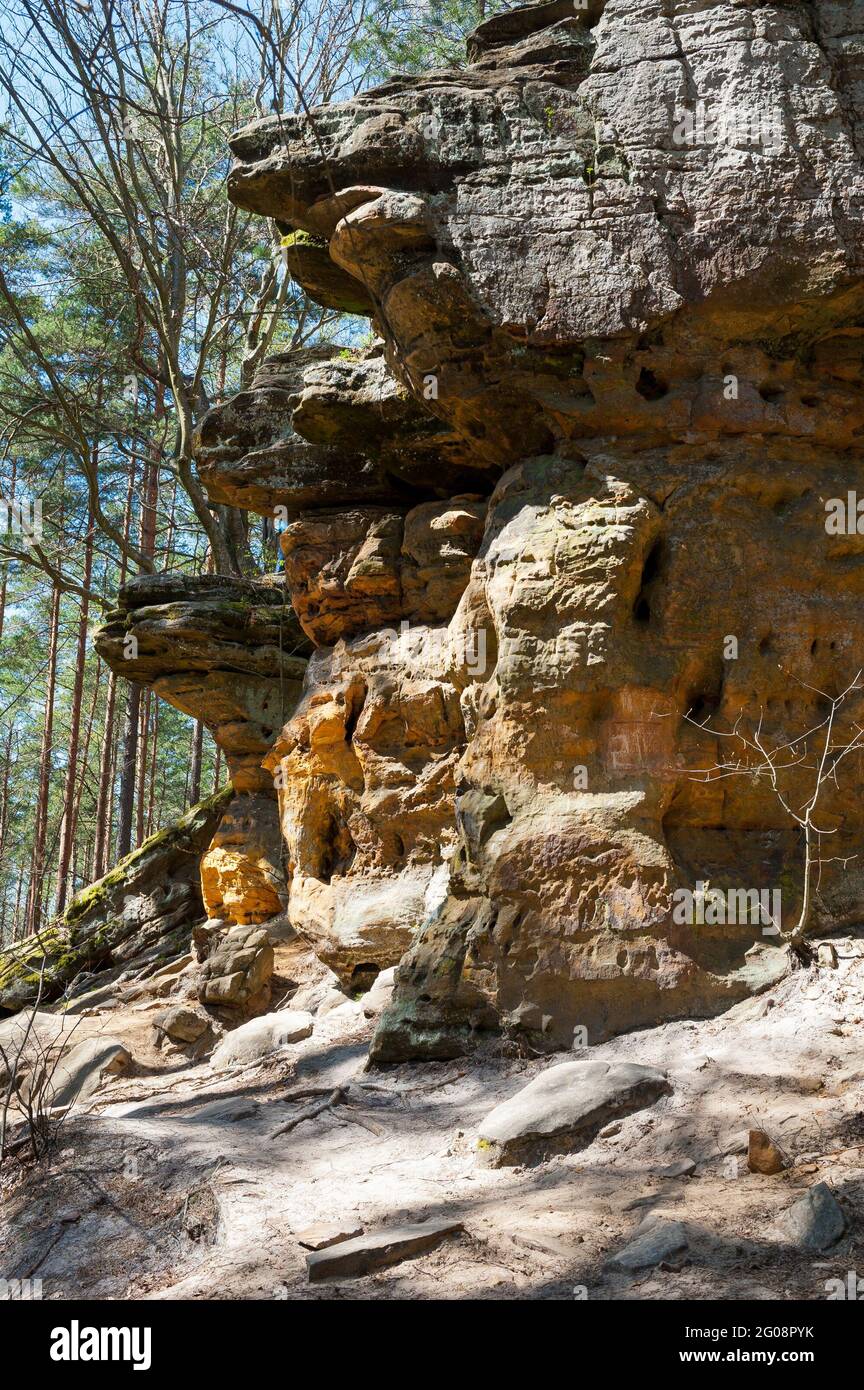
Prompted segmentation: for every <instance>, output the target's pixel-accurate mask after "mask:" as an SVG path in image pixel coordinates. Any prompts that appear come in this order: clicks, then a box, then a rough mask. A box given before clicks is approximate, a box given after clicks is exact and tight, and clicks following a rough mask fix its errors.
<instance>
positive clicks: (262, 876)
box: [95, 574, 309, 923]
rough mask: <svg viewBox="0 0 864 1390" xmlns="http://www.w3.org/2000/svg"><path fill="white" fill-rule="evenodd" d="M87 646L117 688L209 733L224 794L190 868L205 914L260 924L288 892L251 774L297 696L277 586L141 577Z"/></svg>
mask: <svg viewBox="0 0 864 1390" xmlns="http://www.w3.org/2000/svg"><path fill="white" fill-rule="evenodd" d="M118 605H119V606H118V608H117V609H115V610H114V611H112V612H111V613H109V614H108V617H107V620H106V622H105V624H104V625H103V626H102V627H101V628H100V629H99V630H98V631H97V633H96V636H95V644H96V649H97V651H98V652H99V654H100V655H101V656H102V657H103V659H104V660H105V661H107V662H108V664H109V665H110V666H111V667H112V669H113V670H115V671H117V672H118V673H119V674H120V675H122V676H124V677H125V678H126V679H128V680H137V681H140V682H142V683H144V684H146V685H149V686H151V687H152V689H153V690H154V691H155V692H156V694H157V695H159V696H161V698H162V699H164V700H167V701H168V703H169V704H171V705H174V706H175V708H177V709H179V710H182V711H183V713H184V714H189V715H191V716H193V717H194V718H195V719H200V720H201V721H202V722H203V723H204V724H206V726H207V727H208V728H209V729H210V731H211V733H212V734H213V737H214V739H215V741H216V743H217V744H218V745H219V747H220V748H221V749H222V750H223V752H224V754H225V758H226V761H227V764H228V768H229V771H230V773H231V780H232V786H233V788H234V791H235V793H236V796H235V798H234V799H233V800H232V801H231V803H230V805H228V806H226V808H225V814H224V817H223V819H222V822H221V824H220V825H219V827H218V830H217V831H216V833H215V835H214V836H213V839H212V843H211V844H210V846H209V849H208V850H207V853H206V854H205V855H204V856H203V859H202V862H201V884H202V892H203V896H204V903H205V906H206V908H207V914H208V915H209V916H210V917H213V918H217V919H221V920H224V921H227V922H238V923H250V922H262V921H266V920H267V919H268V918H270V917H273V916H275V915H277V914H278V913H280V912H281V911H283V910H284V907H285V905H286V903H287V900H288V888H287V884H286V881H285V871H284V865H283V862H282V859H283V855H282V846H281V840H280V834H279V822H278V814H277V808H276V800H275V794H274V791H273V785H272V781H271V779H270V778H269V777H268V776H267V774H266V773H265V772H263V770H262V768H261V759H262V758H263V756H264V754H265V753H266V752H267V750H268V748H269V747H270V744H271V743H272V741H273V738H274V737H275V735H276V732H277V730H278V729H279V728H281V726H282V724H283V723H284V721H285V719H286V718H287V716H288V715H289V714H290V712H291V710H292V708H293V706H294V704H295V703H296V700H297V696H298V694H299V692H300V688H301V681H302V678H303V672H304V670H305V666H306V658H305V653H306V652H307V651H308V650H309V644H308V641H307V639H306V638H305V636H304V634H303V633H302V632H301V631H300V628H299V626H298V623H297V619H296V616H295V614H294V610H293V609H292V607H291V606H290V603H289V602H288V601H287V597H286V594H285V592H284V587H283V582H282V580H281V578H280V577H279V576H270V577H269V578H266V577H265V578H263V579H259V580H244V579H237V578H228V579H226V578H222V577H220V576H218V575H200V576H198V577H195V578H193V577H190V576H188V575H181V574H161V575H145V576H141V577H138V578H136V579H133V580H130V581H129V582H128V583H127V584H126V585H124V587H123V588H122V589H121V591H120V595H119V599H118Z"/></svg>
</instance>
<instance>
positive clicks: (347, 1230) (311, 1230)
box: [297, 1221, 363, 1250]
mask: <svg viewBox="0 0 864 1390" xmlns="http://www.w3.org/2000/svg"><path fill="white" fill-rule="evenodd" d="M362 1234H363V1227H362V1226H357V1225H354V1224H350V1225H349V1224H346V1225H344V1226H333V1225H328V1223H327V1222H326V1221H316V1222H315V1223H314V1225H312V1226H307V1227H306V1229H305V1230H303V1231H298V1232H297V1239H298V1241H299V1242H300V1244H301V1245H302V1246H305V1248H306V1249H307V1250H327V1249H328V1247H329V1246H331V1245H339V1244H341V1243H342V1242H343V1241H346V1240H356V1238H357V1237H358V1236H362Z"/></svg>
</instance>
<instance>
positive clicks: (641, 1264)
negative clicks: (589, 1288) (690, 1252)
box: [606, 1217, 687, 1274]
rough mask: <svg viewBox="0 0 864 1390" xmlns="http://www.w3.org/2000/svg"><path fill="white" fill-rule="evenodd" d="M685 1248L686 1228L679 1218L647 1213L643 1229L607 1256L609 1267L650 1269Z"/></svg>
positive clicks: (633, 1269)
mask: <svg viewBox="0 0 864 1390" xmlns="http://www.w3.org/2000/svg"><path fill="white" fill-rule="evenodd" d="M686 1249H687V1232H686V1231H685V1229H684V1227H683V1226H682V1225H681V1222H680V1221H661V1220H659V1219H657V1218H655V1219H654V1220H652V1219H651V1218H650V1217H649V1219H648V1221H647V1222H646V1223H645V1229H642V1230H640V1231H639V1232H637V1235H636V1239H635V1240H631V1241H630V1243H629V1245H625V1246H624V1249H623V1250H619V1251H618V1254H617V1255H613V1256H612V1258H611V1260H607V1262H606V1263H607V1265H608V1267H609V1269H621V1270H624V1271H625V1272H626V1273H628V1274H630V1273H634V1272H635V1271H636V1270H640V1269H653V1267H654V1266H655V1265H659V1264H662V1263H663V1261H664V1260H668V1259H670V1258H671V1257H672V1256H673V1255H679V1254H681V1252H682V1251H683V1250H686Z"/></svg>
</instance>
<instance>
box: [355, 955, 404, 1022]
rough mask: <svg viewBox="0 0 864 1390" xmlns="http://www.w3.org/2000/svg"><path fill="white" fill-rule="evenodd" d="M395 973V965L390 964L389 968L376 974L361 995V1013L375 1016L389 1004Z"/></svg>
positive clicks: (367, 1016)
mask: <svg viewBox="0 0 864 1390" xmlns="http://www.w3.org/2000/svg"><path fill="white" fill-rule="evenodd" d="M395 975H396V968H395V966H391V967H390V969H389V970H382V971H381V972H380V974H378V975H376V977H375V980H374V982H373V984H372V985H371V987H370V988H369V989H368V990H367V991H366V993H365V994H364V995H363V1000H362V1004H363V1013H364V1015H365V1017H366V1018H377V1017H378V1015H379V1014H380V1012H381V1010H382V1009H383V1008H386V1006H387V1004H389V1002H390V996H391V995H392V993H393V985H394V979H395Z"/></svg>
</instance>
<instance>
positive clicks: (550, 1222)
mask: <svg viewBox="0 0 864 1390" xmlns="http://www.w3.org/2000/svg"><path fill="white" fill-rule="evenodd" d="M834 944H835V946H836V949H837V952H838V957H839V960H838V965H837V968H836V969H830V968H813V969H811V970H807V971H799V972H796V973H795V974H794V975H792V976H790V977H789V978H787V979H786V980H784V981H783V982H782V983H781V984H780V985H778V986H776V987H775V988H774V989H773V990H772V991H771V992H770V993H769V994H766V995H763V996H762V997H760V998H759V999H755V1000H749V1001H747V1002H745V1003H744V1004H741V1005H738V1006H737V1007H736V1008H734V1009H732V1010H731V1011H730V1012H729V1013H727V1014H725V1015H724V1016H722V1017H720V1018H718V1019H714V1020H711V1021H708V1022H699V1023H692V1022H679V1023H671V1024H667V1025H665V1026H663V1027H658V1028H653V1029H647V1030H644V1031H641V1032H638V1033H632V1034H629V1035H626V1036H623V1037H619V1038H617V1039H615V1040H614V1041H612V1042H609V1043H607V1044H605V1045H603V1046H601V1047H597V1048H592V1049H591V1050H590V1054H589V1055H590V1056H591V1057H592V1058H595V1059H596V1058H606V1059H613V1058H614V1059H622V1060H623V1059H626V1060H633V1061H639V1062H645V1063H650V1064H652V1065H655V1066H659V1067H662V1068H664V1069H666V1070H667V1071H668V1073H669V1078H670V1081H671V1085H672V1091H671V1094H669V1095H668V1096H666V1097H664V1098H662V1099H661V1100H659V1101H658V1102H656V1103H655V1104H654V1105H652V1106H650V1107H648V1108H646V1109H643V1110H640V1111H638V1112H636V1113H634V1114H632V1115H630V1116H629V1117H627V1118H625V1119H623V1120H622V1121H621V1122H620V1125H616V1124H613V1125H611V1126H609V1127H607V1130H606V1131H601V1134H600V1136H599V1137H597V1138H596V1139H594V1141H593V1142H592V1143H591V1144H590V1145H589V1146H588V1147H587V1148H584V1149H583V1150H582V1151H580V1152H576V1153H572V1154H569V1155H566V1156H559V1157H555V1158H553V1159H551V1160H548V1161H546V1162H542V1163H539V1164H537V1165H536V1166H532V1167H522V1168H502V1169H488V1168H483V1167H481V1166H479V1165H478V1162H477V1155H476V1148H475V1146H476V1138H477V1129H478V1125H479V1124H480V1122H481V1121H482V1119H483V1117H484V1116H485V1115H486V1114H487V1113H488V1111H489V1110H490V1109H491V1108H492V1107H493V1106H494V1105H495V1104H497V1103H498V1102H499V1101H501V1100H503V1099H505V1098H506V1097H508V1096H510V1095H512V1094H513V1093H514V1092H515V1091H516V1090H518V1089H519V1088H520V1087H521V1086H522V1085H524V1084H525V1083H526V1082H527V1081H528V1080H530V1079H531V1077H533V1076H534V1075H536V1074H537V1073H538V1071H540V1070H542V1069H544V1068H546V1067H548V1066H555V1065H557V1064H558V1063H559V1062H560V1061H562V1060H567V1059H566V1058H565V1057H562V1056H561V1055H560V1054H559V1055H557V1056H555V1057H552V1058H545V1059H540V1058H518V1057H506V1056H502V1055H500V1049H499V1050H498V1053H497V1054H496V1053H494V1052H492V1051H490V1052H486V1053H482V1054H477V1055H475V1056H474V1057H472V1058H470V1059H469V1058H466V1059H462V1060H460V1061H453V1062H446V1063H433V1064H427V1065H423V1066H421V1065H403V1066H397V1067H393V1068H388V1069H379V1070H376V1071H371V1072H370V1071H365V1070H364V1067H365V1059H366V1050H367V1045H368V1039H369V1036H370V1034H371V1029H372V1024H371V1022H370V1021H369V1020H367V1019H366V1018H365V1017H364V1015H363V1012H362V1006H361V1005H360V1004H359V1003H357V1004H351V1005H346V1006H343V1007H342V1008H340V1009H336V1010H333V1011H332V1012H330V1013H329V1014H327V1015H326V1016H325V1017H323V1018H318V1019H316V1023H315V1029H314V1032H313V1034H312V1036H311V1037H309V1038H307V1039H306V1040H305V1041H303V1042H300V1043H297V1044H294V1045H292V1046H290V1047H287V1048H284V1049H282V1050H281V1051H279V1052H277V1053H275V1054H271V1056H270V1057H268V1058H267V1060H266V1061H265V1062H263V1063H259V1064H256V1065H254V1066H252V1067H249V1068H246V1069H244V1070H242V1071H238V1070H234V1071H231V1072H227V1071H222V1072H217V1071H215V1070H214V1069H213V1068H212V1067H211V1065H210V1064H209V1062H207V1061H206V1060H205V1061H199V1062H194V1063H193V1062H189V1061H187V1060H186V1059H183V1058H179V1059H178V1058H174V1059H172V1060H171V1061H170V1062H166V1060H165V1059H164V1058H163V1057H162V1055H161V1054H160V1053H159V1052H157V1051H156V1050H155V1049H154V1048H153V1045H152V1030H151V1028H150V1022H149V1017H148V1014H149V1008H148V1007H144V1008H141V1007H140V1004H139V1007H138V1008H137V1010H136V1009H135V1008H132V1007H126V1006H123V1005H121V1006H119V1007H118V1008H115V1009H111V1010H107V1011H105V1012H101V1013H99V1014H98V1015H94V1016H91V1017H86V1018H85V1019H84V1020H83V1021H82V1025H81V1034H80V1035H79V1036H83V1034H84V1033H85V1032H86V1033H87V1034H92V1033H98V1032H101V1033H106V1034H108V1033H110V1035H111V1036H116V1037H118V1038H120V1039H122V1040H123V1041H124V1042H125V1044H126V1046H127V1047H129V1049H130V1050H131V1051H132V1053H133V1057H134V1058H135V1064H134V1067H133V1068H132V1070H131V1071H130V1072H127V1074H126V1075H125V1076H123V1077H120V1078H116V1079H113V1080H109V1081H108V1082H107V1083H106V1084H105V1085H104V1086H103V1088H102V1089H101V1090H100V1091H99V1092H98V1095H97V1097H96V1098H95V1100H92V1101H91V1102H90V1103H89V1105H88V1106H86V1107H85V1110H84V1112H82V1113H80V1114H73V1115H71V1116H70V1117H69V1119H68V1120H67V1122H66V1126H65V1128H64V1130H63V1137H62V1140H61V1143H60V1148H59V1151H58V1152H57V1153H56V1154H55V1156H54V1158H53V1160H52V1162H51V1163H50V1165H49V1166H47V1167H46V1166H45V1165H43V1166H42V1167H41V1168H40V1169H39V1170H38V1171H29V1172H27V1171H25V1172H17V1173H15V1172H10V1173H7V1174H6V1175H5V1176H4V1177H3V1180H2V1184H0V1192H2V1203H0V1244H2V1248H3V1251H4V1260H3V1263H4V1266H5V1272H6V1275H7V1277H12V1278H15V1277H17V1278H25V1277H30V1278H40V1279H41V1280H42V1281H43V1296H45V1297H47V1298H55V1299H64V1298H71V1297H81V1296H85V1297H92V1298H107V1299H113V1298H133V1299H140V1298H184V1299H190V1298H195V1299H244V1298H274V1299H328V1298H396V1299H400V1298H413V1299H417V1298H421V1299H441V1298H495V1299H502V1298H504V1299H514V1298H516V1299H525V1298H528V1299H534V1298H552V1299H573V1298H582V1297H587V1298H588V1299H589V1300H590V1299H681V1298H698V1299H742V1298H781V1299H824V1298H826V1297H827V1291H826V1283H827V1282H828V1281H829V1280H831V1279H833V1278H842V1279H845V1277H846V1274H847V1271H849V1270H854V1269H856V1266H857V1267H858V1268H861V1267H862V1266H861V1263H860V1261H861V1259H862V1251H861V1236H860V1231H861V1218H862V1214H864V1105H862V1099H864V1080H862V1072H864V1066H862V1063H864V938H848V939H845V940H835V942H834ZM281 949H282V960H281V961H280V968H282V970H283V973H286V974H289V973H290V974H291V975H292V976H293V978H294V979H295V980H296V979H298V978H299V977H301V976H302V974H303V970H304V969H305V970H306V971H307V973H308V976H309V978H310V979H311V978H313V977H314V967H313V965H312V964H311V962H310V961H308V960H305V959H304V957H303V952H302V950H301V948H299V947H297V946H296V945H294V946H290V947H283V948H281ZM337 1087H342V1088H343V1099H342V1100H341V1101H340V1102H339V1103H337V1104H335V1105H333V1106H332V1107H331V1108H329V1109H324V1110H321V1106H322V1105H323V1103H324V1102H326V1101H327V1099H328V1097H329V1096H330V1095H331V1093H332V1092H333V1090H334V1089H335V1088H337ZM316 1111H320V1113H314V1112H316ZM301 1115H305V1116H307V1118H304V1119H303V1120H301V1122H300V1123H299V1124H296V1125H295V1126H294V1127H293V1128H292V1129H291V1130H290V1131H288V1132H286V1133H283V1134H281V1135H278V1136H274V1131H275V1130H277V1129H279V1128H280V1127H281V1126H284V1125H285V1124H286V1123H287V1122H288V1121H289V1120H291V1119H296V1118H298V1117H299V1116H301ZM756 1127H761V1128H764V1129H765V1130H767V1131H768V1133H769V1134H770V1135H771V1137H772V1138H773V1139H774V1140H775V1141H776V1142H777V1143H778V1144H779V1145H780V1147H781V1148H782V1149H783V1150H785V1152H786V1153H787V1154H788V1155H789V1158H790V1160H791V1164H792V1166H791V1167H789V1168H788V1169H787V1170H786V1171H785V1172H783V1173H781V1174H779V1175H776V1176H772V1177H769V1176H762V1175H760V1174H756V1173H750V1172H748V1171H747V1165H746V1153H745V1150H746V1142H747V1132H748V1130H749V1129H751V1128H756ZM609 1131H612V1132H609ZM682 1169H683V1170H685V1171H682ZM667 1170H668V1171H667ZM817 1182H827V1183H828V1184H829V1185H830V1186H831V1188H832V1189H833V1191H834V1193H835V1195H836V1196H837V1197H838V1199H839V1200H840V1202H841V1205H842V1206H843V1208H844V1211H845V1214H846V1217H847V1222H848V1227H847V1233H846V1235H844V1236H843V1238H842V1239H841V1240H840V1241H839V1242H838V1243H837V1244H835V1245H834V1246H833V1247H832V1248H831V1249H830V1250H828V1251H827V1252H822V1253H819V1252H812V1251H810V1252H808V1251H805V1250H802V1249H800V1248H798V1247H797V1246H796V1245H795V1244H794V1243H792V1242H790V1241H789V1240H788V1239H785V1238H784V1237H783V1236H781V1235H780V1234H778V1231H777V1228H776V1224H775V1223H776V1221H777V1219H778V1217H779V1216H780V1215H781V1214H782V1213H783V1211H784V1210H785V1209H786V1208H788V1207H789V1206H790V1205H791V1204H792V1203H793V1202H794V1201H795V1200H796V1199H797V1198H799V1197H800V1196H801V1194H802V1193H803V1192H804V1191H805V1190H806V1189H807V1188H808V1187H809V1186H810V1185H812V1184H815V1183H817ZM439 1217H455V1218H457V1219H459V1220H461V1221H462V1222H463V1223H464V1228H465V1229H464V1234H462V1235H459V1236H456V1237H454V1238H450V1239H448V1240H447V1241H446V1242H444V1243H443V1244H442V1245H441V1246H439V1248H437V1249H436V1250H433V1251H431V1252H429V1253H426V1254H424V1255H421V1256H419V1257H417V1258H415V1259H412V1260H406V1261H404V1262H403V1263H401V1264H398V1265H395V1266H393V1267H391V1268H389V1269H386V1270H383V1271H379V1272H378V1273H375V1274H371V1275H367V1276H362V1277H358V1278H351V1279H343V1280H336V1281H327V1282H324V1283H321V1284H314V1285H311V1284H309V1283H308V1281H307V1276H306V1262H305V1254H306V1252H305V1250H304V1249H303V1247H302V1246H301V1245H300V1243H299V1239H298V1236H299V1234H300V1233H302V1232H303V1231H304V1228H306V1227H308V1226H310V1225H311V1224H312V1223H313V1222H326V1223H328V1224H337V1225H341V1226H343V1227H344V1228H345V1229H347V1230H353V1229H356V1228H357V1227H360V1226H362V1227H363V1228H364V1229H365V1230H366V1231H367V1232H375V1231H379V1230H383V1229H385V1228H388V1227H390V1226H393V1225H396V1224H399V1223H402V1222H405V1221H410V1222H418V1221H423V1220H426V1219H429V1218H435V1219H437V1218H439ZM646 1217H658V1218H660V1219H662V1218H666V1217H668V1218H669V1219H671V1220H675V1221H680V1222H681V1223H683V1225H684V1227H685V1231H686V1239H687V1248H686V1250H684V1251H682V1252H680V1253H679V1254H677V1255H674V1256H671V1257H669V1258H668V1259H667V1260H666V1261H665V1262H664V1263H663V1264H661V1265H660V1266H658V1267H655V1268H653V1269H649V1270H647V1271H642V1272H640V1273H632V1274H628V1273H623V1272H615V1271H613V1270H612V1269H610V1268H609V1267H608V1261H609V1260H610V1258H611V1257H612V1256H613V1255H614V1254H615V1252H616V1251H618V1250H619V1249H620V1248H621V1247H622V1246H624V1245H625V1244H626V1243H627V1242H628V1241H630V1240H632V1238H633V1237H634V1235H635V1233H636V1231H637V1229H638V1228H639V1226H640V1223H641V1222H643V1221H644V1220H645V1219H646Z"/></svg>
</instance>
